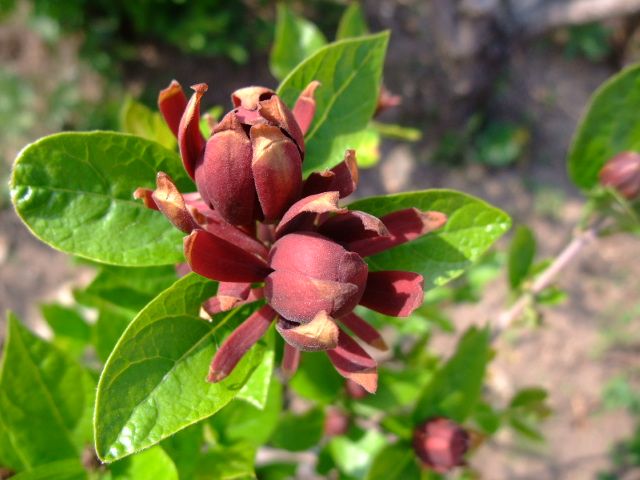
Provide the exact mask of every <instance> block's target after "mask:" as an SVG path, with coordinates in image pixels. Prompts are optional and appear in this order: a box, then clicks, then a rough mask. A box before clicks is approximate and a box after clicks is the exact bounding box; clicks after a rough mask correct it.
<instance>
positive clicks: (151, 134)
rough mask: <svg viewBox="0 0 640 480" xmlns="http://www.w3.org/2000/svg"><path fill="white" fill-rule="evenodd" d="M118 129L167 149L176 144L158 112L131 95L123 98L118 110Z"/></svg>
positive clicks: (173, 147)
mask: <svg viewBox="0 0 640 480" xmlns="http://www.w3.org/2000/svg"><path fill="white" fill-rule="evenodd" d="M120 130H121V131H122V132H123V133H130V134H132V135H137V136H138V137H142V138H146V139H147V140H153V141H154V142H158V143H159V144H160V145H162V146H163V147H165V148H168V149H169V150H173V149H175V148H176V146H177V144H178V142H177V140H176V137H174V136H173V132H171V130H170V129H169V127H168V126H167V124H166V122H165V121H164V118H162V115H161V114H160V112H155V111H153V110H151V109H150V108H149V107H147V106H146V105H144V104H142V103H140V102H138V101H137V100H134V99H133V98H131V97H129V98H127V99H126V100H125V103H124V105H123V106H122V109H121V110H120Z"/></svg>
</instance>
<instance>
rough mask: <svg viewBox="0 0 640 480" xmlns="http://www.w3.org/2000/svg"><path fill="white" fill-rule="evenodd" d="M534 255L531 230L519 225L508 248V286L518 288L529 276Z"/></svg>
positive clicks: (534, 241) (534, 249) (534, 242)
mask: <svg viewBox="0 0 640 480" xmlns="http://www.w3.org/2000/svg"><path fill="white" fill-rule="evenodd" d="M535 254H536V238H535V237H534V236H533V232H532V231H531V229H530V228H529V227H527V226H525V225H520V226H519V227H518V228H517V229H516V233H515V234H514V235H513V239H512V240H511V245H510V246H509V261H508V267H509V284H510V285H511V288H513V289H515V288H518V287H519V286H520V285H521V284H522V282H523V281H524V280H525V279H526V278H527V276H528V275H529V271H530V270H531V265H532V264H533V258H534V257H535Z"/></svg>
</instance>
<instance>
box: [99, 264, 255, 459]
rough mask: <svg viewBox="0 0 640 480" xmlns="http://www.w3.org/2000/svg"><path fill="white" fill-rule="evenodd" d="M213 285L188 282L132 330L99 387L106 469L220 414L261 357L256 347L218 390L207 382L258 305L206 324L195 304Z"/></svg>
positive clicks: (155, 302) (168, 293) (102, 453)
mask: <svg viewBox="0 0 640 480" xmlns="http://www.w3.org/2000/svg"><path fill="white" fill-rule="evenodd" d="M215 290H216V287H215V283H214V282H211V281H209V280H206V279H204V278H202V277H199V276H198V275H195V274H189V275H187V276H185V277H183V278H181V279H180V280H178V281H177V282H176V283H175V284H174V285H173V286H171V287H169V288H168V289H167V290H165V291H164V292H162V293H161V294H160V295H159V296H158V297H157V298H156V299H154V300H153V301H152V302H151V303H149V305H147V306H146V307H145V308H144V310H142V311H141V312H140V313H139V314H138V316H137V317H136V318H135V319H134V320H133V322H131V324H130V325H129V327H128V328H127V330H126V331H125V332H124V334H123V335H122V337H121V338H120V340H119V341H118V344H117V345H116V347H115V349H114V351H113V352H112V354H111V356H110V357H109V360H108V361H107V364H106V365H105V368H104V371H103V372H102V376H101V378H100V382H99V385H98V398H97V402H96V414H95V436H96V451H97V453H98V455H99V457H100V458H101V459H102V460H104V461H107V462H111V461H114V460H117V459H119V458H122V457H124V456H126V455H129V454H131V453H133V452H136V451H138V450H141V449H143V448H146V447H149V446H151V445H154V444H156V443H158V442H159V441H160V440H162V439H164V438H166V437H168V436H169V435H171V434H173V433H175V432H177V431H179V430H181V429H183V428H185V427H187V426H189V425H191V424H193V423H196V422H197V421H199V420H201V419H203V418H206V417H208V416H210V415H212V414H213V413H215V412H216V411H218V410H220V409H221V408H222V407H224V406H225V405H226V404H227V403H228V402H229V401H230V400H231V399H232V398H234V397H235V396H236V395H237V394H238V392H239V391H240V390H241V389H242V387H243V386H244V384H245V383H246V382H247V380H248V379H249V377H250V376H251V374H252V373H253V371H254V370H255V369H256V368H257V366H258V365H259V363H260V361H261V360H262V356H263V355H264V352H265V346H264V344H263V343H258V344H257V345H256V346H255V347H254V348H252V349H251V350H250V351H249V352H248V353H247V355H245V357H244V358H243V359H242V361H241V362H240V363H239V364H238V366H237V367H236V368H235V369H234V371H233V373H232V374H231V375H230V376H229V377H227V379H225V380H224V381H222V382H219V383H215V384H211V383H208V382H206V381H205V377H206V375H207V372H208V369H209V364H210V363H211V359H212V358H213V356H214V354H215V352H216V350H217V348H218V346H219V345H220V342H221V341H222V337H223V335H224V333H228V330H229V329H230V327H231V326H232V323H233V322H238V321H240V320H242V319H244V318H246V317H247V316H248V315H249V314H250V313H251V312H252V311H253V310H254V309H255V308H256V307H257V305H251V306H249V307H244V308H240V309H236V310H233V311H231V312H230V313H228V314H227V315H226V316H221V318H216V320H215V321H214V322H207V321H205V320H203V319H201V318H199V317H198V316H197V315H198V312H199V309H200V304H201V303H202V301H204V300H205V299H207V298H209V297H211V296H212V295H213V294H214V293H215Z"/></svg>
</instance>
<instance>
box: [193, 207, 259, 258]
mask: <svg viewBox="0 0 640 480" xmlns="http://www.w3.org/2000/svg"><path fill="white" fill-rule="evenodd" d="M204 218H205V222H206V223H204V226H203V228H204V229H205V230H206V231H208V232H210V233H213V234H214V235H215V236H216V237H219V238H222V239H223V240H226V241H227V242H229V243H232V244H234V245H236V246H238V247H240V248H241V249H243V250H245V251H247V252H249V253H253V254H254V255H258V256H259V257H262V258H264V259H265V260H266V259H267V257H268V256H269V250H268V249H267V247H265V246H264V244H263V243H262V242H260V241H258V240H256V239H255V238H253V237H251V236H250V235H248V234H247V233H245V232H244V230H241V229H240V228H238V227H235V226H234V225H231V224H230V223H228V222H227V221H225V219H224V218H222V217H221V216H220V215H219V214H218V213H217V212H215V211H213V210H210V211H209V212H208V213H207V215H206V216H205V217H204Z"/></svg>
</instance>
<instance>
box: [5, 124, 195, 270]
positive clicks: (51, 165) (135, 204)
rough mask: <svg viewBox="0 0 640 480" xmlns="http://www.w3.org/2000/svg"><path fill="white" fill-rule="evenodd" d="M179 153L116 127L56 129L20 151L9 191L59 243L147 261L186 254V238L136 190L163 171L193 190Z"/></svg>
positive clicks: (40, 230) (124, 260) (92, 254)
mask: <svg viewBox="0 0 640 480" xmlns="http://www.w3.org/2000/svg"><path fill="white" fill-rule="evenodd" d="M183 170H184V169H183V168H182V164H181V161H180V158H179V157H178V155H177V154H176V153H175V152H172V151H170V150H167V149H165V148H164V147H162V146H160V145H159V144H157V143H156V142H152V141H149V140H145V139H142V138H140V137H135V136H132V135H124V134H120V133H112V132H91V133H59V134H56V135H51V136H49V137H45V138H43V139H41V140H38V141H37V142H34V143H32V144H31V145H28V146H27V147H26V148H25V149H24V150H22V152H21V153H20V154H19V155H18V158H17V160H16V163H15V166H14V169H13V175H12V177H11V182H10V187H11V198H12V201H13V203H14V205H15V207H16V211H17V212H18V215H20V217H21V218H22V220H23V221H24V222H25V223H26V224H27V226H28V227H29V229H30V230H31V231H32V233H33V234H34V235H35V236H36V237H38V238H39V239H40V240H42V241H43V242H45V243H48V244H49V245H51V246H52V247H54V248H57V249H58V250H62V251H63V252H66V253H72V254H75V255H78V256H80V257H84V258H88V259H91V260H95V261H97V262H103V263H109V264H115V265H125V266H150V265H167V264H175V263H177V262H180V261H183V260H184V255H183V252H182V237H183V236H184V234H183V233H182V232H180V231H178V230H177V229H176V228H175V227H174V226H173V225H171V223H169V221H167V220H166V218H164V216H163V215H162V214H161V213H159V212H157V211H155V210H150V209H148V208H146V207H145V206H144V205H143V203H142V201H137V200H135V199H134V198H133V197H132V195H133V192H134V191H135V189H136V188H138V187H148V188H153V187H154V186H155V178H156V174H157V173H158V171H163V172H167V173H168V174H169V175H170V176H171V177H172V178H173V180H174V181H175V182H176V184H177V185H178V188H180V189H181V190H182V191H185V192H188V191H192V190H193V186H192V182H191V180H190V179H189V178H188V177H187V174H186V173H185V172H184V171H183Z"/></svg>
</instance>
